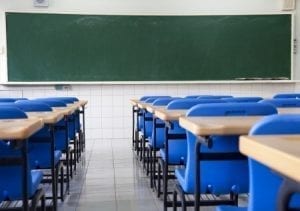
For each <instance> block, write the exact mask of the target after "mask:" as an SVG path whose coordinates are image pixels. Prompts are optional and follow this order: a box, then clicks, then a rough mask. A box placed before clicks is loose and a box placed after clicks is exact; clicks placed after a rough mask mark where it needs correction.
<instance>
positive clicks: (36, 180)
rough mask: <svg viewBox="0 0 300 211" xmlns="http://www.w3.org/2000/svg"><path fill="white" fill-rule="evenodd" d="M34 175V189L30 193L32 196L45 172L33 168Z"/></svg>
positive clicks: (32, 175) (32, 173) (32, 174)
mask: <svg viewBox="0 0 300 211" xmlns="http://www.w3.org/2000/svg"><path fill="white" fill-rule="evenodd" d="M31 177H32V189H31V193H30V195H31V196H32V195H33V194H34V193H35V191H36V190H37V189H38V187H39V185H40V184H41V182H42V180H43V172H42V171H40V170H31Z"/></svg>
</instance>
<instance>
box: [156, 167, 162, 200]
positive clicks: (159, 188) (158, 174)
mask: <svg viewBox="0 0 300 211" xmlns="http://www.w3.org/2000/svg"><path fill="white" fill-rule="evenodd" d="M160 194H161V164H160V162H158V169H157V197H158V198H159V197H160Z"/></svg>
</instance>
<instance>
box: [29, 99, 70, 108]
mask: <svg viewBox="0 0 300 211" xmlns="http://www.w3.org/2000/svg"><path fill="white" fill-rule="evenodd" d="M32 101H36V102H40V103H45V104H47V105H49V106H50V107H66V106H67V105H66V103H64V102H62V101H59V100H52V99H46V98H45V99H34V100H32Z"/></svg>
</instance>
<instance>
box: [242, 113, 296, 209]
mask: <svg viewBox="0 0 300 211" xmlns="http://www.w3.org/2000/svg"><path fill="white" fill-rule="evenodd" d="M270 134H278V135H279V134H280V135H281V134H300V115H292V114H285V115H271V116H268V117H264V118H263V119H262V120H261V121H260V122H258V123H257V124H255V125H254V126H253V127H252V129H251V131H250V135H270ZM249 171H250V197H249V205H248V206H249V209H248V210H251V211H255V210H276V201H277V194H278V190H279V187H280V185H281V183H282V178H281V177H280V176H279V175H278V174H276V173H275V172H274V171H273V170H271V169H269V168H268V167H266V166H265V165H262V164H260V163H259V162H257V161H255V160H253V159H249ZM290 205H291V206H292V207H296V206H297V207H298V208H299V207H300V195H299V194H298V195H296V196H294V197H293V199H292V202H291V204H290Z"/></svg>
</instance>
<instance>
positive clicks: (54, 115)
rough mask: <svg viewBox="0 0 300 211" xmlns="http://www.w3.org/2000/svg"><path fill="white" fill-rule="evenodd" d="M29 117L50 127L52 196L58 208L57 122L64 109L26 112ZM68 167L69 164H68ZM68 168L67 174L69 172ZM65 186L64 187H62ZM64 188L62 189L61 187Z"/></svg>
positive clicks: (54, 204) (55, 206)
mask: <svg viewBox="0 0 300 211" xmlns="http://www.w3.org/2000/svg"><path fill="white" fill-rule="evenodd" d="M26 115H27V116H28V118H29V119H34V118H37V119H41V120H42V121H43V123H44V124H45V126H46V127H48V128H49V135H50V146H51V147H50V154H51V162H50V163H51V177H52V180H51V182H52V196H53V207H54V209H55V210H56V209H57V189H56V188H57V187H56V182H57V181H56V169H55V158H54V151H55V138H54V137H55V136H54V134H55V124H56V123H58V122H59V121H60V120H62V119H63V117H64V113H63V112H62V111H59V110H58V111H43V112H26ZM67 168H68V166H67ZM68 173H69V172H68V170H67V174H68ZM61 188H63V187H61ZM61 190H62V189H61ZM67 190H69V177H68V176H67ZM61 197H63V191H61Z"/></svg>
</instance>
